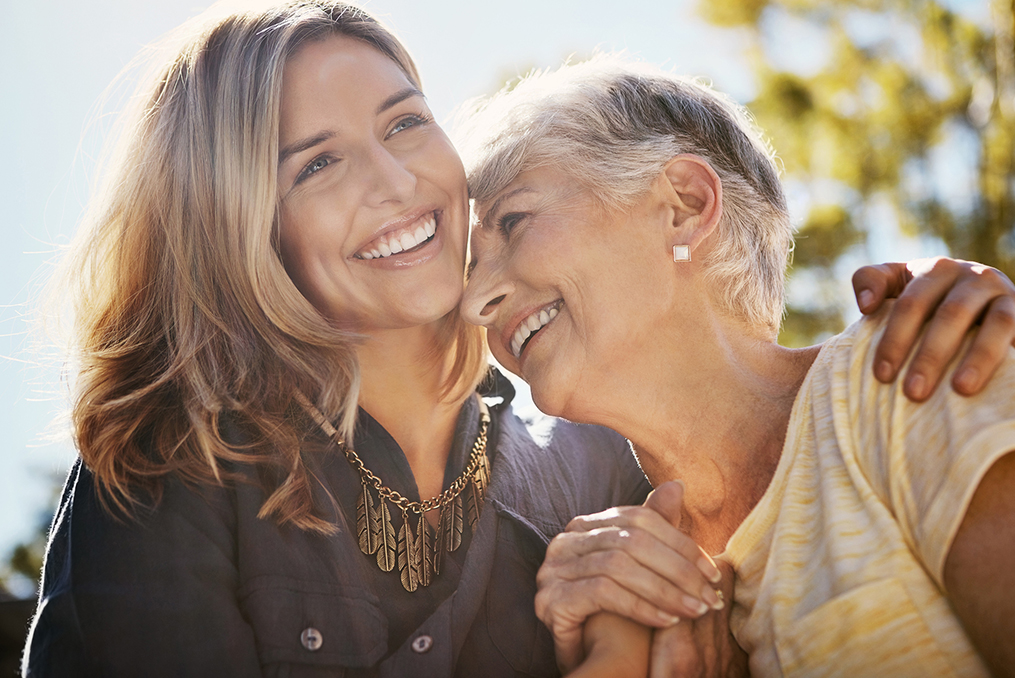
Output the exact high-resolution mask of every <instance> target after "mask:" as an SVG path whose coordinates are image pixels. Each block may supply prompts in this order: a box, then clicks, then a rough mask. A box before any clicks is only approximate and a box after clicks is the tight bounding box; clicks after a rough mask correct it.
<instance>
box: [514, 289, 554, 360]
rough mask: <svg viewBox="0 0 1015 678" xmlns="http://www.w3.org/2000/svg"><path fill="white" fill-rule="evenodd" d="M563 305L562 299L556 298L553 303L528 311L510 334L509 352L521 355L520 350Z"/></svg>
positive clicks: (517, 355) (518, 356) (517, 356)
mask: <svg viewBox="0 0 1015 678" xmlns="http://www.w3.org/2000/svg"><path fill="white" fill-rule="evenodd" d="M563 305H564V300H563V299H557V300H556V301H554V302H553V303H550V304H547V305H546V306H543V307H542V308H540V309H538V310H536V311H534V312H532V313H530V314H529V315H528V316H526V317H525V318H523V319H522V321H521V322H519V323H518V327H516V328H515V331H514V334H513V335H512V336H511V354H512V355H513V356H514V357H515V358H520V357H521V355H522V351H524V350H525V347H526V346H528V343H529V341H531V340H532V337H534V336H535V335H536V333H537V332H539V331H540V330H542V329H543V328H544V327H546V326H547V325H548V324H550V322H551V321H553V319H554V318H556V317H557V314H558V313H559V312H560V307H561V306H563Z"/></svg>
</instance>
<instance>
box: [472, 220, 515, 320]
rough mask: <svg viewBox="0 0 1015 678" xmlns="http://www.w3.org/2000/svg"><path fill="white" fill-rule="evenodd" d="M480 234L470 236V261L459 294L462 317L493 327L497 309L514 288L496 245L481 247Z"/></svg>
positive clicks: (497, 314)
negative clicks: (463, 286) (462, 290)
mask: <svg viewBox="0 0 1015 678" xmlns="http://www.w3.org/2000/svg"><path fill="white" fill-rule="evenodd" d="M481 241H482V237H477V234H476V233H473V236H472V257H473V259H472V263H471V264H470V270H469V276H468V281H467V283H466V285H465V294H464V295H463V296H462V304H461V312H462V317H463V318H465V320H466V321H467V322H470V323H472V324H473V325H483V326H485V327H493V326H494V325H495V324H496V322H497V318H498V316H499V315H500V314H499V313H498V311H499V310H500V308H501V306H502V305H503V303H504V301H505V300H506V299H507V298H508V296H509V295H510V294H511V292H512V291H513V290H514V284H513V283H512V282H511V279H510V277H509V276H508V275H507V271H506V267H505V266H504V263H505V262H503V261H501V258H500V257H498V256H497V252H496V248H491V247H484V246H483V244H482V242H481Z"/></svg>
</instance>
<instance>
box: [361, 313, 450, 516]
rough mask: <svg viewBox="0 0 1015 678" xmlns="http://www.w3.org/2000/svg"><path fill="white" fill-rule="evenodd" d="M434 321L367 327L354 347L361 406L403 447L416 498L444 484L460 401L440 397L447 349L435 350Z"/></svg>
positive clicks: (447, 361)
mask: <svg viewBox="0 0 1015 678" xmlns="http://www.w3.org/2000/svg"><path fill="white" fill-rule="evenodd" d="M439 329H440V326H439V323H431V324H430V325H425V326H420V327H412V328H407V329H399V330H386V331H381V332H375V333H372V334H371V335H370V336H369V338H368V339H367V341H366V342H365V343H364V344H363V345H362V346H361V347H360V348H359V350H358V352H357V356H358V358H359V362H360V371H361V377H360V379H361V386H360V398H359V403H360V406H361V407H362V408H363V409H364V410H366V411H367V412H369V413H370V416H372V417H373V418H374V419H376V420H377V422H378V423H380V424H381V426H383V427H384V428H385V430H387V431H388V433H390V434H391V436H392V437H393V438H394V439H395V441H396V442H397V443H398V445H399V447H401V448H402V451H403V452H404V453H405V456H406V459H407V460H408V462H409V466H410V467H411V468H412V473H413V475H414V476H415V479H416V485H417V487H418V489H419V493H420V498H421V499H428V498H430V497H432V496H434V495H436V494H439V493H440V492H441V491H442V489H443V483H444V468H445V466H446V465H447V460H448V454H449V452H450V449H451V443H452V440H453V438H454V431H455V423H456V421H457V419H458V413H459V411H460V410H461V406H462V403H463V402H464V401H465V398H467V397H468V396H469V395H470V394H460V395H456V396H454V397H452V398H442V395H443V390H444V388H443V387H444V383H445V381H446V379H447V375H448V374H449V370H450V364H451V358H452V355H451V352H450V351H440V350H437V346H438V345H439V344H438V340H439V338H438V332H439Z"/></svg>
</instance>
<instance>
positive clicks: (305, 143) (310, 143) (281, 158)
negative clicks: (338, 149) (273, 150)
mask: <svg viewBox="0 0 1015 678" xmlns="http://www.w3.org/2000/svg"><path fill="white" fill-rule="evenodd" d="M334 136H335V132H334V131H332V130H324V131H323V132H318V133H317V134H315V135H314V136H312V137H307V138H306V139H300V140H299V141H294V142H293V143H291V144H289V145H288V146H286V147H285V148H283V149H282V150H281V151H279V154H278V164H279V166H280V167H281V166H282V163H284V162H285V161H286V160H288V159H289V158H290V157H291V156H293V155H296V154H297V153H302V152H303V151H305V150H307V149H308V148H313V147H314V146H316V145H318V144H323V143H324V142H325V141H327V140H328V139H331V138H332V137H334Z"/></svg>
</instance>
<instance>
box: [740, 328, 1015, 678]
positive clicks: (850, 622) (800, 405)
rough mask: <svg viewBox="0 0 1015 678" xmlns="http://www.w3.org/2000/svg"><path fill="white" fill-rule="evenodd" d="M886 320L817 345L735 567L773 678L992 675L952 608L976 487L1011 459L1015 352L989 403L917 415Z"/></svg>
mask: <svg viewBox="0 0 1015 678" xmlns="http://www.w3.org/2000/svg"><path fill="white" fill-rule="evenodd" d="M884 320H885V314H884V313H881V314H879V315H878V316H876V317H874V318H865V319H863V320H861V321H859V322H857V323H856V324H854V325H852V326H851V327H849V328H848V329H847V330H846V331H845V332H843V333H842V334H841V335H839V336H837V337H834V338H832V339H831V340H830V341H828V342H827V343H826V344H825V345H824V346H823V347H822V349H821V352H820V354H819V355H818V358H817V360H815V362H814V365H813V366H812V367H811V369H810V371H809V372H808V374H807V378H806V379H805V381H804V383H803V386H802V387H801V389H800V392H799V394H798V395H797V398H796V401H795V403H794V405H793V413H792V416H791V418H790V423H789V428H788V431H787V436H786V443H785V448H784V449H783V455H782V458H781V459H780V461H779V465H778V468H777V469H776V472H775V476H774V477H773V479H772V482H771V485H770V486H769V488H768V489H767V491H766V492H765V494H764V496H763V497H762V499H761V501H760V502H759V503H758V505H757V506H756V507H755V508H754V510H753V511H752V512H751V513H750V515H749V516H748V517H747V520H745V521H744V523H743V524H742V525H741V526H740V527H739V529H737V531H736V533H734V535H733V537H732V538H731V539H730V541H729V544H728V545H727V549H726V553H725V557H726V558H727V559H728V560H729V561H730V562H731V563H732V564H733V566H734V568H735V569H736V572H737V583H736V595H735V605H734V608H733V610H732V616H731V622H730V623H731V627H732V629H733V633H734V635H735V636H736V638H737V640H738V641H739V642H740V643H741V645H742V646H743V647H744V649H746V650H747V651H748V653H749V654H750V657H751V674H752V675H753V676H755V677H763V676H779V675H786V676H850V677H861V676H891V677H899V676H920V677H925V676H935V677H938V676H986V675H988V672H987V670H986V668H985V667H984V665H983V663H982V661H981V660H980V658H979V656H978V655H977V654H976V652H975V650H974V649H973V648H972V646H971V644H970V642H969V639H968V638H967V636H966V634H965V632H964V631H963V629H962V626H961V623H960V622H959V620H958V618H956V617H955V615H954V614H953V613H952V610H951V607H950V606H949V604H948V600H947V598H946V597H945V595H946V594H945V591H944V585H943V583H942V576H943V570H944V563H945V558H946V556H947V555H948V550H949V548H950V546H951V542H952V539H953V538H954V536H955V533H956V531H957V530H958V527H959V525H960V523H961V521H962V517H963V515H964V514H965V511H966V508H967V507H968V505H969V502H970V500H971V499H972V495H973V493H974V491H975V490H976V487H977V485H978V484H979V482H980V479H981V478H982V477H983V476H984V474H985V473H986V472H987V471H988V470H989V468H990V467H991V465H992V464H993V463H994V462H995V461H997V459H999V458H1000V457H1002V456H1004V454H1005V453H1006V452H1008V451H1012V450H1015V350H1009V355H1008V358H1007V361H1006V362H1005V364H1004V365H1003V366H1002V368H1001V369H1000V371H999V373H998V374H997V376H995V378H994V379H993V380H992V381H991V383H990V385H989V386H988V387H987V389H986V390H985V392H984V393H982V394H981V395H979V396H976V397H973V398H964V397H962V396H959V395H957V394H956V393H954V392H953V391H952V389H951V388H950V387H949V385H948V380H949V379H950V378H951V370H953V369H954V367H955V366H954V364H953V365H952V366H951V368H950V369H949V372H948V375H947V376H946V377H945V380H944V381H943V382H942V384H941V386H940V387H939V388H938V389H937V391H936V393H935V394H934V395H933V396H932V397H931V398H930V400H928V401H927V402H926V403H924V404H922V405H917V404H914V403H912V402H910V401H909V400H907V399H906V397H905V395H903V393H902V387H901V384H899V383H898V382H896V383H894V384H889V385H884V384H881V383H879V382H878V381H877V380H876V379H875V378H874V376H873V370H872V368H871V364H872V361H873V357H874V349H875V347H876V346H877V342H878V340H879V339H880V337H881V334H882V333H883V331H884Z"/></svg>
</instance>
